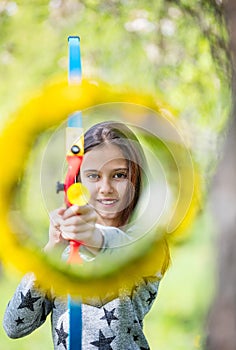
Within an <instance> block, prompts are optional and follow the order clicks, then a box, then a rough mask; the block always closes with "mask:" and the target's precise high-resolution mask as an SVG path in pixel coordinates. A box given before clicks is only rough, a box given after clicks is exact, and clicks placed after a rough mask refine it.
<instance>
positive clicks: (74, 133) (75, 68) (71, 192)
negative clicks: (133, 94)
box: [57, 36, 89, 264]
mask: <svg viewBox="0 0 236 350" xmlns="http://www.w3.org/2000/svg"><path fill="white" fill-rule="evenodd" d="M68 43H69V69H68V81H69V83H70V84H80V83H81V77H82V75H81V59H80V38H79V37H78V36H69V38H68ZM66 150H67V154H66V161H67V164H68V170H67V174H66V177H65V183H64V184H61V183H58V185H57V192H59V191H61V190H63V191H64V192H65V204H66V206H67V207H70V206H71V205H73V204H76V205H78V206H82V205H85V204H86V203H87V202H88V197H89V193H88V191H87V190H86V188H85V187H84V186H83V185H82V184H81V183H77V176H78V174H79V171H80V166H81V163H82V160H83V155H84V137H83V129H82V114H81V112H75V113H74V114H72V115H70V116H69V117H68V122H67V128H66ZM81 244H82V242H78V241H70V253H69V258H68V263H78V264H81V263H82V259H81V257H80V255H79V247H80V245H81Z"/></svg>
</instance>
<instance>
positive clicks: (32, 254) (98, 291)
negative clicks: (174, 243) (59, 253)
mask: <svg viewBox="0 0 236 350" xmlns="http://www.w3.org/2000/svg"><path fill="white" fill-rule="evenodd" d="M110 102H125V103H132V104H139V105H143V106H145V107H148V108H150V109H152V110H154V111H156V112H157V113H158V114H159V115H161V116H162V117H163V118H165V119H169V120H170V121H171V122H172V123H174V122H175V121H174V118H173V117H172V115H171V113H170V111H169V109H168V108H167V107H166V106H165V105H164V104H162V103H160V102H157V101H156V99H155V98H153V97H152V96H150V95H145V94H141V93H136V92H133V91H125V90H124V89H123V90H122V89H119V88H117V89H116V88H114V87H113V88H111V87H110V86H108V85H107V84H105V83H102V82H100V83H97V82H96V83H94V82H91V81H89V80H85V79H84V80H83V81H82V84H81V85H80V86H77V85H68V83H67V80H66V79H65V80H62V81H58V82H54V83H51V84H48V85H47V86H46V87H45V88H44V89H43V90H42V91H41V92H39V93H38V94H35V95H34V96H33V97H32V98H31V99H30V100H29V101H28V102H27V103H26V104H25V105H23V106H22V107H21V108H20V109H19V110H18V111H17V112H16V113H15V114H14V115H13V116H12V118H11V119H10V122H9V123H8V124H7V125H6V126H5V129H4V130H3V132H2V135H1V138H0V164H4V167H3V169H2V171H1V181H0V198H1V201H0V222H1V245H0V258H1V259H2V261H3V263H4V265H5V266H9V265H14V266H15V267H17V268H18V269H19V270H20V271H21V272H22V273H27V272H29V271H33V272H34V273H35V274H36V276H37V278H38V280H39V283H40V284H41V285H42V286H43V287H45V288H49V287H51V285H52V286H53V288H54V290H55V292H56V293H60V294H65V293H67V292H69V293H70V294H72V295H73V294H74V295H77V294H79V295H81V297H82V298H84V299H86V298H88V297H94V296H97V295H100V296H105V295H107V293H117V292H118V290H120V288H122V289H126V288H127V289H129V288H131V287H132V285H133V283H135V282H137V281H138V280H139V279H140V278H141V277H142V276H148V275H153V274H154V273H155V272H156V271H159V270H161V269H162V271H164V270H165V263H168V259H169V255H168V249H167V246H166V234H165V232H163V236H162V237H161V238H156V239H153V241H152V242H151V244H146V249H145V251H142V252H140V253H139V255H138V256H137V255H134V256H133V257H132V258H131V259H130V261H128V262H125V263H124V265H123V266H122V268H119V269H118V270H117V271H114V272H112V273H110V274H109V273H107V274H105V275H101V276H95V277H94V278H91V277H89V278H88V277H86V274H85V273H83V272H82V273H81V274H80V275H78V274H76V273H75V272H74V271H73V269H72V270H70V269H68V267H67V270H66V269H65V268H64V267H62V266H58V265H56V264H55V263H54V262H53V261H52V260H50V258H49V257H48V256H46V255H45V254H44V253H41V252H40V251H39V250H38V249H36V248H35V247H33V246H31V245H30V246H29V245H27V244H22V243H21V241H20V240H19V237H18V236H17V234H16V233H15V232H13V230H12V228H11V227H10V225H9V218H8V216H9V211H10V208H11V203H12V197H13V194H14V187H15V185H16V183H17V181H18V177H19V174H21V173H22V172H23V170H24V167H25V164H24V161H23V160H24V159H26V158H27V155H28V154H29V151H30V148H31V146H32V144H33V142H34V139H35V137H36V135H37V134H39V133H41V132H43V131H44V130H46V129H48V128H50V127H51V126H54V125H55V124H57V123H59V122H61V121H63V120H66V118H67V116H68V115H70V114H71V113H72V112H74V111H75V110H83V109H86V108H89V107H92V106H95V105H99V104H104V103H110ZM6 150H7V151H6ZM6 155H7V156H6ZM187 169H188V171H189V174H190V173H191V174H190V175H191V176H192V179H193V180H192V181H193V183H192V194H191V196H192V197H191V201H190V204H189V206H188V207H187V208H185V211H186V213H185V216H184V218H183V220H182V222H181V224H180V225H178V227H176V228H175V229H174V231H173V230H172V231H173V232H172V236H173V235H174V234H175V233H178V234H179V233H181V232H183V231H184V229H185V228H186V227H187V226H188V225H189V223H190V222H192V221H193V219H194V217H195V214H196V212H197V210H198V207H199V186H200V183H199V178H198V176H196V173H195V171H193V167H192V164H188V165H187ZM180 195H181V194H180ZM47 276H50V281H49V279H48V278H47ZM51 281H52V282H51ZM65 286H66V290H65Z"/></svg>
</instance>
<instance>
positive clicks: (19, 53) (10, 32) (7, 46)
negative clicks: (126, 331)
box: [0, 0, 230, 350]
mask: <svg viewBox="0 0 236 350" xmlns="http://www.w3.org/2000/svg"><path fill="white" fill-rule="evenodd" d="M68 35H79V36H80V37H81V54H82V66H83V75H84V76H86V77H95V78H100V79H103V80H105V81H107V82H108V83H110V84H112V85H113V84H122V85H124V86H131V87H133V88H135V89H137V90H138V91H149V92H150V93H152V94H156V95H158V96H161V98H162V99H163V100H164V101H166V102H167V103H168V104H169V105H170V106H172V107H173V109H174V110H175V111H176V115H177V116H178V118H179V119H180V120H181V122H182V123H183V126H184V128H186V132H187V134H188V130H190V131H191V133H190V135H191V136H190V137H189V135H188V137H189V142H190V144H191V147H192V152H193V156H194V158H195V160H196V161H197V162H198V165H199V168H200V171H201V177H202V184H203V188H204V201H205V202H206V205H205V206H204V207H203V208H202V210H201V213H200V214H199V215H198V218H197V220H196V222H195V223H194V225H193V227H191V228H189V233H190V234H189V236H188V238H187V239H186V240H185V241H183V242H179V243H178V244H177V245H176V246H175V247H173V249H172V266H171V268H170V270H169V271H168V273H167V275H166V276H165V278H164V279H163V282H162V283H161V286H160V292H159V296H158V299H157V301H156V302H155V305H154V307H153V309H152V311H151V313H150V314H149V315H148V316H147V318H146V321H145V332H146V334H147V337H148V340H149V342H150V346H151V349H152V350H155V349H160V350H169V349H175V350H180V349H181V350H185V349H186V350H189V349H203V346H204V339H205V335H206V327H205V318H206V315H207V312H208V308H209V305H210V303H211V300H212V296H213V294H214V280H215V274H214V262H215V255H214V242H215V232H216V228H215V227H214V225H213V219H212V216H211V212H210V210H209V209H208V205H207V195H208V190H209V184H210V181H211V179H212V175H213V174H214V171H215V168H216V165H217V162H218V159H219V157H220V155H221V153H220V149H221V145H222V141H223V138H224V130H225V126H226V123H227V120H228V116H229V111H230V88H229V82H230V80H229V79H230V78H229V75H230V69H229V61H228V56H227V50H226V43H227V32H226V30H225V26H224V22H223V19H222V16H221V2H220V1H216V2H214V1H200V0H196V1H191V0H185V1H164V0H163V1H162V0H149V1H147V0H142V1H141V0H140V1H139V0H136V1H134V0H129V1H126V0H109V1H108V0H107V1H97V0H83V1H77V0H67V1H66V0H65V1H63V0H51V1H46V0H35V1H33V2H32V1H27V0H25V1H7V0H5V1H0V77H1V84H0V123H1V124H0V125H1V128H2V127H3V126H4V123H6V122H7V121H8V119H9V116H10V114H11V112H13V111H15V110H17V108H18V107H19V105H20V104H21V103H22V101H24V100H25V98H27V96H29V95H30V94H31V93H32V92H34V91H36V90H37V89H40V87H41V86H42V85H43V84H45V83H47V82H48V80H50V79H52V77H54V76H57V75H58V74H59V75H60V74H63V73H64V74H65V73H67V37H68ZM6 152H7V147H6ZM43 229H45V228H43ZM45 241H46V237H45ZM19 278H20V276H19V274H18V273H17V271H14V270H12V271H1V275H0V289H1V301H0V315H1V319H2V315H3V312H4V309H5V307H6V305H7V302H8V300H9V298H10V296H11V295H12V294H13V292H14V290H15V287H16V285H17V283H18V281H19ZM0 340H1V345H0V347H1V348H2V349H7V350H11V349H21V350H26V349H32V348H33V349H36V350H37V349H41V348H42V347H44V348H45V349H50V348H52V342H51V338H50V320H48V321H47V323H46V324H45V325H44V326H43V327H42V328H41V329H39V330H37V331H36V332H34V333H33V334H32V335H30V336H28V337H26V338H25V339H20V340H10V339H8V338H7V337H6V335H5V334H4V331H3V329H2V327H0Z"/></svg>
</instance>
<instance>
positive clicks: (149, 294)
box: [131, 274, 161, 324]
mask: <svg viewBox="0 0 236 350" xmlns="http://www.w3.org/2000/svg"><path fill="white" fill-rule="evenodd" d="M160 279H161V275H159V274H158V276H157V277H155V276H151V277H147V278H144V279H143V283H141V284H139V285H138V286H136V287H135V288H134V289H133V292H132V297H131V300H132V305H133V309H134V312H135V314H136V317H137V320H138V322H139V323H140V324H142V321H143V319H144V317H145V315H146V314H147V313H148V312H149V311H150V309H151V307H152V305H153V303H154V301H155V299H156V297H157V294H158V288H159V284H160Z"/></svg>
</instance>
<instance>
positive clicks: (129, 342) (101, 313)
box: [3, 228, 160, 350]
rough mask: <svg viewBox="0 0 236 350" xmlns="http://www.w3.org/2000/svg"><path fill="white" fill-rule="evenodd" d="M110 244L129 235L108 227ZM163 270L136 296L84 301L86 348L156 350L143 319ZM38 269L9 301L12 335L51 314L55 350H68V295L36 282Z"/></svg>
mask: <svg viewBox="0 0 236 350" xmlns="http://www.w3.org/2000/svg"><path fill="white" fill-rule="evenodd" d="M103 233H104V242H105V243H104V249H103V251H105V250H109V246H110V247H114V242H115V243H116V244H117V243H119V242H120V243H124V242H125V240H127V239H128V238H127V235H126V234H125V233H124V232H122V231H121V230H119V229H117V228H103ZM159 281H160V275H158V276H157V277H156V276H152V277H151V278H147V277H146V278H144V279H143V283H141V284H139V285H137V286H134V288H133V290H132V292H131V293H130V295H127V296H120V297H118V298H116V299H113V300H111V301H106V300H105V299H104V300H101V299H99V300H96V302H94V303H93V304H92V305H91V304H90V305H88V304H82V350H93V349H94V350H96V349H99V350H144V349H150V348H149V346H148V343H147V340H146V338H145V336H144V333H143V319H144V316H145V315H146V314H147V312H148V311H149V310H150V308H151V306H152V304H153V302H154V300H155V298H156V295H157V291H158V286H159ZM36 283H37V282H36V281H35V277H34V275H33V274H32V273H29V274H27V275H25V276H24V277H23V279H22V281H21V283H20V284H19V286H18V287H17V289H16V292H15V294H14V296H13V297H12V299H11V301H10V302H9V304H8V306H7V308H6V311H5V315H4V321H3V326H4V329H5V331H6V333H7V335H8V336H9V337H11V338H20V337H23V336H25V335H28V334H30V333H31V332H33V331H34V330H35V329H36V328H38V327H40V326H41V325H42V324H43V323H44V322H45V320H46V318H47V316H48V315H49V314H51V321H52V337H53V344H54V349H56V350H65V349H68V350H69V347H68V335H69V313H68V303H67V300H65V299H63V298H61V297H51V296H50V295H49V294H48V292H47V293H45V292H43V291H40V290H39V289H38V288H36V287H35V285H36Z"/></svg>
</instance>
